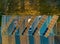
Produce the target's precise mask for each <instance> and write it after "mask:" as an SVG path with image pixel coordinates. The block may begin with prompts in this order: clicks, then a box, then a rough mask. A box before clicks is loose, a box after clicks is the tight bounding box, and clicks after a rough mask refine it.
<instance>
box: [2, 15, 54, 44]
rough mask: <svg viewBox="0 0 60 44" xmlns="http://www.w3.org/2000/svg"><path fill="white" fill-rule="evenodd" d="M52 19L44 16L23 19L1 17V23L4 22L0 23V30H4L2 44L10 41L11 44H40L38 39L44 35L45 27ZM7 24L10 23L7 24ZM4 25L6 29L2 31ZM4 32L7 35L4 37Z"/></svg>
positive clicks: (18, 17)
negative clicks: (0, 28)
mask: <svg viewBox="0 0 60 44" xmlns="http://www.w3.org/2000/svg"><path fill="white" fill-rule="evenodd" d="M53 17H54V16H53ZM53 17H52V16H46V15H43V16H34V17H33V16H24V17H20V16H14V17H11V16H10V17H8V19H7V17H6V16H3V20H2V22H3V21H4V22H3V23H2V24H3V25H2V30H5V31H2V44H9V42H10V41H11V44H20V43H21V44H37V42H38V44H40V43H41V42H40V39H42V38H41V36H44V35H45V33H46V30H48V29H47V27H48V25H49V23H50V22H51V19H52V18H53ZM4 19H5V20H4ZM6 19H7V20H6ZM9 19H10V20H9ZM8 20H9V21H8ZM17 21H18V22H17ZM7 22H10V23H8V24H7ZM16 22H17V25H15V23H16ZM4 25H5V26H6V27H7V28H4V29H3V27H5V26H4ZM6 32H7V34H8V35H6ZM9 35H10V36H9ZM26 35H28V36H26ZM37 37H38V38H37ZM43 38H45V37H43ZM46 40H47V39H46ZM5 41H6V42H5ZM12 41H13V42H12ZM15 41H16V43H15ZM23 41H24V42H23ZM34 41H35V42H34ZM41 41H42V40H41ZM41 44H43V43H41Z"/></svg>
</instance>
